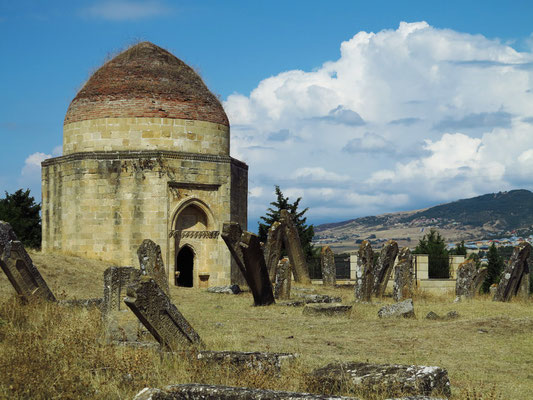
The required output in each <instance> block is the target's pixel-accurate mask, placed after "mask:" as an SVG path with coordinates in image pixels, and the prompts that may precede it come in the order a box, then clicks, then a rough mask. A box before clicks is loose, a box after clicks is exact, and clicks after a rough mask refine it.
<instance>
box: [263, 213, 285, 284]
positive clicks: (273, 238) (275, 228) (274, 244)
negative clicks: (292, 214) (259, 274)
mask: <svg viewBox="0 0 533 400" xmlns="http://www.w3.org/2000/svg"><path fill="white" fill-rule="evenodd" d="M282 236H283V227H282V226H281V223H279V222H278V221H276V222H274V223H273V224H272V226H271V227H270V228H269V229H268V235H267V241H266V243H265V247H264V250H263V251H264V253H265V263H266V266H267V270H268V276H269V278H270V281H271V282H274V279H275V278H276V268H277V267H278V262H279V259H280V258H281V248H282V244H283V238H282Z"/></svg>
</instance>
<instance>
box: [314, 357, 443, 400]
mask: <svg viewBox="0 0 533 400" xmlns="http://www.w3.org/2000/svg"><path fill="white" fill-rule="evenodd" d="M311 379H312V380H313V381H314V383H316V384H318V386H319V387H346V386H347V385H348V386H353V387H354V388H357V389H361V390H369V391H370V392H376V393H384V392H391V391H396V392H399V393H403V394H407V395H424V396H431V395H435V394H436V395H444V396H446V397H448V396H450V395H451V390H450V380H449V379H448V372H447V371H446V370H445V369H443V368H440V367H433V366H432V367H429V366H421V365H397V364H369V363H361V362H349V363H333V364H329V365H326V366H325V367H322V368H318V369H316V370H314V371H313V372H312V374H311Z"/></svg>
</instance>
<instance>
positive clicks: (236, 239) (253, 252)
mask: <svg viewBox="0 0 533 400" xmlns="http://www.w3.org/2000/svg"><path fill="white" fill-rule="evenodd" d="M222 239H224V242H226V245H227V246H228V249H229V251H230V253H231V255H232V256H233V258H234V259H235V262H236V263H237V265H238V267H239V269H240V270H241V272H242V274H243V276H244V278H245V279H246V283H247V284H248V287H249V288H250V290H251V291H252V295H253V297H254V305H256V306H266V305H269V304H273V303H274V293H273V292H272V284H271V283H270V279H269V276H268V271H267V268H266V264H265V258H264V255H263V250H262V249H261V244H260V242H259V238H258V237H257V235H254V234H253V233H250V232H242V230H241V227H240V225H239V224H238V223H236V222H231V223H225V224H224V226H223V228H222Z"/></svg>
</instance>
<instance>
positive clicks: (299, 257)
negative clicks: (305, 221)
mask: <svg viewBox="0 0 533 400" xmlns="http://www.w3.org/2000/svg"><path fill="white" fill-rule="evenodd" d="M280 222H281V224H282V225H283V228H284V235H283V243H284V244H285V249H286V250H287V253H288V254H289V260H291V265H292V268H293V270H292V273H293V274H294V280H295V281H296V282H299V283H304V284H310V283H311V278H309V270H308V268H307V262H306V259H305V254H304V250H303V248H302V243H301V241H300V235H299V234H298V229H297V228H296V225H294V222H293V220H292V218H291V214H290V213H289V212H288V211H287V210H281V211H280Z"/></svg>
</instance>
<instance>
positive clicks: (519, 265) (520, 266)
mask: <svg viewBox="0 0 533 400" xmlns="http://www.w3.org/2000/svg"><path fill="white" fill-rule="evenodd" d="M530 253H531V245H530V244H529V243H527V242H523V243H520V244H519V245H518V246H516V247H515V248H514V250H513V255H512V256H511V258H510V260H509V262H508V263H507V266H506V267H505V270H504V271H503V274H502V277H501V279H500V283H499V284H498V288H497V289H496V294H495V295H494V298H493V300H494V301H509V300H510V299H511V297H512V296H516V294H517V293H518V290H519V288H520V285H521V284H522V280H523V279H525V278H526V277H527V275H528V274H529V267H528V265H527V259H528V257H529V254H530Z"/></svg>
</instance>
